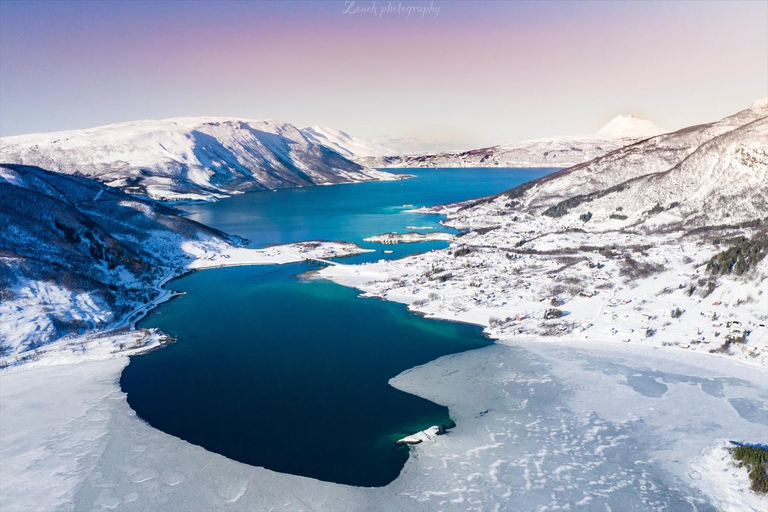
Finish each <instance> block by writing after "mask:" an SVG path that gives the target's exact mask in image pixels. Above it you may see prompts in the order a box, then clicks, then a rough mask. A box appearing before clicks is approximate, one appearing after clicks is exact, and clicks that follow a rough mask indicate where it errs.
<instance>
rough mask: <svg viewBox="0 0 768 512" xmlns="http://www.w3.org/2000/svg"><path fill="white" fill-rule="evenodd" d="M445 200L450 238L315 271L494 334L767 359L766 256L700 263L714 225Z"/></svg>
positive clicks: (710, 251) (712, 251) (706, 256)
mask: <svg viewBox="0 0 768 512" xmlns="http://www.w3.org/2000/svg"><path fill="white" fill-rule="evenodd" d="M451 209H452V211H445V210H441V211H439V213H448V214H449V217H448V219H447V220H445V221H443V223H444V224H445V225H446V226H449V227H452V228H456V229H459V230H464V232H463V233H462V234H460V235H458V236H457V237H456V238H455V241H454V242H453V243H452V244H451V246H450V248H448V249H444V250H435V251H431V252H428V253H425V254H421V255H418V256H414V257H408V258H404V259H402V260H395V261H383V260H382V261H379V262H378V263H372V264H367V265H361V266H354V267H351V266H341V267H337V268H333V269H326V270H324V271H323V272H322V275H323V276H325V277H328V278H330V279H333V280H335V281H337V282H339V283H342V284H346V285H351V286H355V287H357V288H359V289H361V290H363V291H364V292H365V296H371V297H379V298H383V299H386V300H392V301H397V302H401V303H405V304H408V306H409V309H411V310H413V311H415V312H418V313H421V314H424V315H426V316H428V317H434V318H441V319H447V320H454V321H462V322H469V323H474V324H478V325H482V326H484V327H485V332H486V333H487V334H488V335H489V336H490V337H492V338H494V339H497V340H500V341H502V342H503V341H505V340H528V339H530V340H534V339H535V340H537V341H568V340H579V339H582V340H591V341H611V342H618V343H626V344H639V345H646V346H653V347H664V348H673V349H677V350H688V351H691V352H699V353H706V354H714V355H723V356H730V357H735V358H738V359H740V360H744V361H747V362H752V363H755V364H759V365H766V364H768V328H766V325H767V324H768V294H766V293H765V291H766V282H767V281H766V276H767V275H768V260H763V261H762V262H761V263H760V264H759V266H758V268H757V269H756V270H755V272H756V273H757V275H758V278H757V279H750V280H747V279H744V278H740V277H736V276H733V277H731V276H715V275H712V274H711V273H710V272H708V270H707V268H706V267H707V263H708V262H709V261H710V259H711V258H712V257H713V256H714V255H716V254H717V253H718V252H720V251H722V249H723V247H720V246H717V245H715V244H713V243H712V242H711V240H710V238H709V237H710V236H711V235H701V236H696V235H694V236H687V237H681V236H680V234H679V233H676V232H669V233H660V234H653V235H650V236H649V235H646V234H640V233H631V232H627V231H620V230H616V229H613V226H612V225H611V224H610V223H605V224H604V225H603V226H602V229H600V230H590V231H585V230H584V229H572V228H571V227H570V226H568V225H563V224H562V223H561V224H559V225H557V224H555V223H554V222H552V221H550V219H548V218H536V217H534V216H531V215H526V214H521V215H520V217H518V218H517V220H516V221H515V220H513V221H510V220H509V217H508V216H504V215H503V212H494V210H493V205H492V204H489V205H488V206H487V207H485V208H482V210H483V214H482V215H479V214H477V213H476V212H472V213H467V211H466V210H464V211H462V210H461V208H460V207H456V206H451ZM432 212H434V209H433V210H432V211H430V213H432ZM470 225H472V226H475V229H474V230H473V231H467V230H466V229H467V228H468V227H469V226H470ZM477 226H480V227H479V228H478V227H477Z"/></svg>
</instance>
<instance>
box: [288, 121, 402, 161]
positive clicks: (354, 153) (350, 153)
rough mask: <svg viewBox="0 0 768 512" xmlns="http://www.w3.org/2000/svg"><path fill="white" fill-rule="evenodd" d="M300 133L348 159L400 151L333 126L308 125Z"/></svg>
mask: <svg viewBox="0 0 768 512" xmlns="http://www.w3.org/2000/svg"><path fill="white" fill-rule="evenodd" d="M301 133H302V134H303V135H304V136H305V137H307V138H308V139H309V140H311V141H312V142H314V143H315V144H320V145H323V146H325V147H327V148H328V149H332V150H333V151H336V152H337V153H339V154H340V155H341V156H343V157H345V158H350V159H355V160H356V159H359V158H365V157H385V156H394V155H399V154H400V151H398V150H396V149H392V148H389V147H387V146H385V145H384V144H381V143H380V142H377V141H375V140H371V139H366V138H365V137H358V136H356V135H349V134H348V133H345V132H343V131H341V130H337V129H335V128H328V127H325V126H308V127H306V128H302V129H301Z"/></svg>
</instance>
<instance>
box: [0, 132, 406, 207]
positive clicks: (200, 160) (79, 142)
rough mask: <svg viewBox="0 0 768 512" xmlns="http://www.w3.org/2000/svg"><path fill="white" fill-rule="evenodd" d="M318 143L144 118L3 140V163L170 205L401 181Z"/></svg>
mask: <svg viewBox="0 0 768 512" xmlns="http://www.w3.org/2000/svg"><path fill="white" fill-rule="evenodd" d="M318 133H319V132H318ZM318 137H319V135H317V134H314V132H313V133H309V132H306V133H305V132H302V131H301V130H299V129H298V128H296V127H294V126H292V125H290V124H286V123H281V122H278V121H271V120H262V121H251V120H244V119H234V118H214V117H210V118H206V117H190V118H175V119H165V120H157V121H155V120H147V121H135V122H128V123H120V124H113V125H108V126H101V127H98V128H91V129H86V130H72V131H66V132H56V133H42V134H32V135H21V136H14V137H4V138H2V139H0V163H9V164H23V165H33V166H38V167H42V168H44V169H49V170H52V171H56V172H61V173H64V174H74V175H78V176H85V177H89V178H93V179H95V180H97V181H99V182H101V183H104V184H106V185H109V186H111V187H116V188H120V189H122V190H123V191H125V192H128V193H131V194H138V195H144V196H148V197H152V198H154V199H160V200H169V201H178V200H187V201H188V200H212V199H215V198H218V197H224V196H227V195H230V194H234V193H239V192H245V191H250V190H264V189H277V188H288V187H300V186H307V185H319V184H332V183H348V182H355V181H369V180H378V179H397V178H398V176H396V175H393V174H389V173H384V172H382V171H377V170H374V169H368V168H365V167H363V166H361V165H359V164H357V163H355V162H352V161H350V160H348V159H347V158H345V157H344V156H342V155H340V154H339V153H338V152H337V151H336V150H335V149H329V147H330V146H331V144H330V143H325V144H321V143H318V142H317V141H318ZM336 146H338V144H336ZM339 149H341V148H340V147H339Z"/></svg>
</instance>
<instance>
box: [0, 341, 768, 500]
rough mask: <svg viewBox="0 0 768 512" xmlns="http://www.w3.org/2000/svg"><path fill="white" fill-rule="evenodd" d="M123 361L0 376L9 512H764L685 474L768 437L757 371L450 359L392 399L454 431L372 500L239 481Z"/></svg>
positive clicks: (306, 482) (265, 480) (251, 471)
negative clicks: (441, 414)
mask: <svg viewBox="0 0 768 512" xmlns="http://www.w3.org/2000/svg"><path fill="white" fill-rule="evenodd" d="M659 352H661V354H659ZM125 363H126V360H125V359H112V360H107V361H97V362H87V363H81V364H78V365H62V366H56V367H50V368H39V369H34V370H30V371H17V372H13V373H4V374H0V398H1V399H2V410H3V414H2V428H0V441H2V443H1V445H0V448H1V450H0V458H1V459H2V460H3V462H4V463H3V464H2V465H0V471H1V472H2V474H0V482H2V487H0V496H1V497H2V500H0V501H2V502H3V503H7V504H9V505H10V508H9V509H13V510H62V509H63V510H66V509H74V510H105V509H114V510H185V511H190V510H201V509H202V510H329V511H331V510H333V511H339V510H392V511H403V510H566V509H570V510H658V509H665V510H694V509H695V510H716V509H718V508H720V509H728V510H749V509H750V508H749V503H752V508H755V506H763V505H765V501H762V502H761V501H754V500H753V501H751V502H749V503H746V502H744V501H743V500H741V499H740V497H739V495H738V494H737V493H733V492H720V491H718V488H717V486H713V485H711V481H712V479H713V478H714V479H715V480H717V479H718V478H720V477H719V475H720V471H721V470H722V471H723V474H725V470H726V469H727V468H725V467H723V468H718V467H712V466H711V463H710V462H709V459H707V460H708V464H710V465H709V466H707V467H708V468H710V469H709V470H708V474H707V478H706V479H703V480H702V478H701V474H700V472H698V470H697V469H696V468H700V467H702V465H701V464H700V463H697V462H696V461H698V460H699V459H700V458H701V457H700V455H701V454H703V453H704V452H705V451H706V450H709V449H710V447H711V445H712V442H713V440H717V439H730V438H743V439H762V438H765V437H766V436H767V435H768V419H766V417H765V416H766V415H765V411H766V410H768V392H767V391H766V388H765V386H764V384H765V372H764V369H762V368H759V367H752V366H748V365H744V364H740V363H737V362H734V361H728V360H724V359H722V358H713V357H707V356H698V357H697V355H695V354H688V353H683V354H680V355H677V356H675V357H672V356H671V355H670V353H669V351H660V350H659V351H657V350H654V349H652V348H648V347H632V348H631V349H630V348H629V347H621V348H613V346H611V345H610V344H592V345H589V344H586V343H580V344H578V345H575V346H571V347H569V346H566V345H563V344H558V345H551V344H535V345H532V346H530V345H529V346H526V347H522V346H508V345H500V344H497V345H493V346H490V347H486V348H483V349H479V350H474V351H470V352H465V353H461V354H455V355H451V356H446V357H443V358H441V359H438V360H436V361H433V362H431V363H429V364H427V365H424V366H421V367H417V368H414V369H412V370H409V371H407V372H404V373H403V374H401V375H399V376H398V377H396V378H394V379H393V380H392V384H393V385H394V386H396V387H397V388H399V389H402V390H404V391H407V392H411V393H417V394H419V395H421V396H424V397H425V398H427V399H430V400H433V401H435V402H438V403H441V404H445V405H447V406H448V407H449V408H450V411H451V414H452V416H453V418H454V419H455V420H456V423H457V427H456V428H455V429H453V430H452V431H450V432H449V433H448V434H447V435H444V436H440V437H438V438H436V439H435V441H434V442H432V443H422V444H420V445H418V446H415V447H413V448H412V456H411V457H410V458H409V460H408V462H407V464H406V466H405V468H404V470H403V472H402V474H401V475H400V477H399V478H398V479H397V480H395V481H394V482H392V483H391V484H390V485H388V486H386V487H383V488H375V489H365V488H356V487H349V486H343V485H337V484H331V483H327V482H319V481H316V480H312V479H308V478H302V477H296V476H291V475H283V474H279V473H275V472H272V471H268V470H265V469H262V468H255V467H251V466H247V465H244V464H240V463H237V462H234V461H231V460H228V459H226V458H224V457H221V456H219V455H216V454H212V453H209V452H207V451H205V450H203V449H202V448H199V447H196V446H193V445H190V444H189V443H186V442H184V441H181V440H179V439H177V438H174V437H172V436H169V435H166V434H164V433H162V432H159V431H157V430H155V429H152V428H151V427H149V426H148V425H146V424H145V423H143V422H142V421H141V420H140V419H138V418H137V417H136V415H135V414H134V413H133V411H132V410H131V409H130V408H129V407H128V405H127V403H126V402H125V396H124V395H123V393H122V392H120V390H119V388H118V386H117V384H116V381H117V379H118V378H119V372H120V371H121V370H122V368H123V366H124V364H125ZM352 420H354V419H352ZM269 442H280V440H269ZM284 442H290V441H289V440H287V439H286V440H285V441H284ZM723 464H727V461H724V462H723ZM729 475H730V473H729ZM702 481H708V482H710V483H709V484H707V485H701V482H702ZM697 485H700V486H701V487H702V489H700V488H699V487H697ZM723 488H724V489H728V488H727V486H726V487H723ZM731 490H732V489H731ZM705 492H709V493H710V495H708V494H705ZM755 504H757V505H755Z"/></svg>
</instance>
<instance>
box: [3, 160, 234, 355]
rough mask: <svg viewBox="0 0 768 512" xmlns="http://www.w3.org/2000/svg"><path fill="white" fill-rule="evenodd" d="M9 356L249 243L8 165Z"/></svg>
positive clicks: (164, 209) (89, 324) (167, 212)
mask: <svg viewBox="0 0 768 512" xmlns="http://www.w3.org/2000/svg"><path fill="white" fill-rule="evenodd" d="M0 226H1V227H2V229H0V249H1V250H0V299H1V300H0V318H1V319H2V321H0V355H6V354H8V353H14V352H21V351H28V350H31V349H34V348H35V347H37V346H40V345H43V344H45V343H47V342H49V341H50V340H52V339H55V338H58V337H60V336H62V335H64V334H68V333H75V332H80V331H83V330H88V329H94V328H98V327H102V326H104V325H107V324H109V323H112V322H114V321H115V320H117V319H119V318H121V316H123V315H124V314H126V313H128V312H129V311H131V310H132V309H134V308H135V307H136V305H138V304H143V303H146V302H148V301H149V300H150V299H151V298H153V297H154V296H156V295H157V294H159V293H160V290H159V289H158V288H157V283H158V282H159V281H160V280H161V279H162V278H163V276H164V275H166V274H168V273H169V272H170V271H171V269H174V268H176V267H178V266H179V265H182V264H184V263H185V262H186V260H187V259H188V258H193V257H195V256H196V255H199V254H201V253H205V252H207V251H211V250H214V249H215V248H220V247H224V246H226V247H230V246H231V245H232V244H233V243H238V242H239V240H238V239H236V238H233V237H229V236H228V235H225V234H224V233H222V232H220V231H217V230H215V229H211V228H208V227H206V226H203V225H202V224H199V223H197V222H194V221H192V220H189V219H187V218H186V217H184V216H182V215H181V212H180V211H179V210H176V209H175V208H171V207H168V206H165V205H163V204H161V203H158V202H156V201H152V200H149V199H141V198H137V197H134V196H130V195H127V194H125V193H124V192H122V191H120V190H117V189H114V188H110V187H107V186H105V185H102V184H100V183H97V182H95V181H93V180H89V179H86V178H81V177H76V176H67V175H63V174H57V173H53V172H49V171H45V170H43V169H40V168H38V167H28V166H20V165H0Z"/></svg>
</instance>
